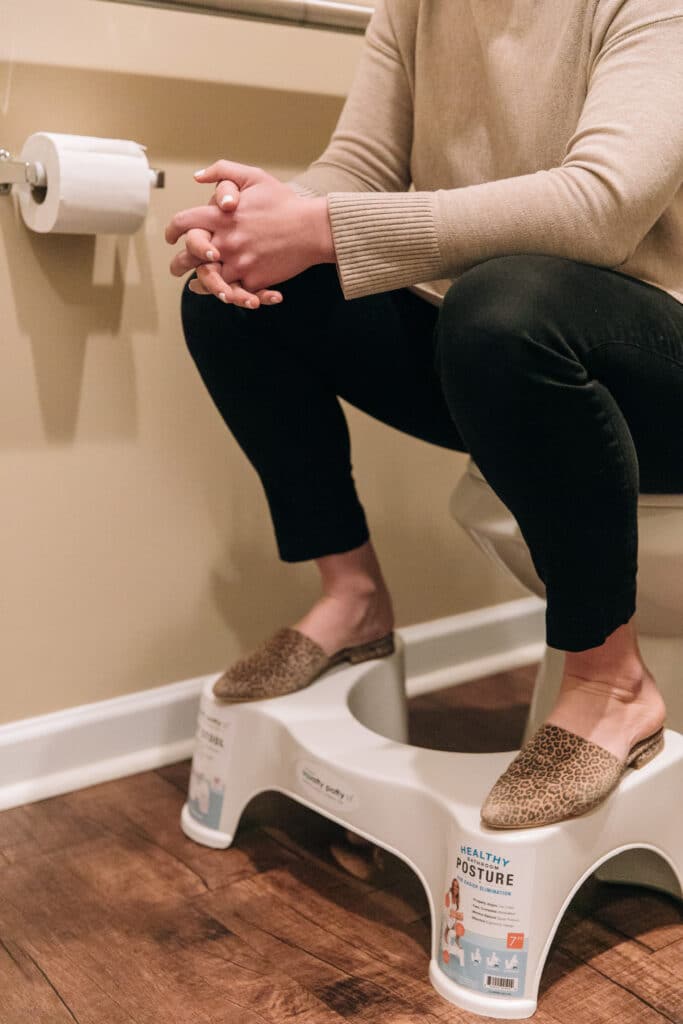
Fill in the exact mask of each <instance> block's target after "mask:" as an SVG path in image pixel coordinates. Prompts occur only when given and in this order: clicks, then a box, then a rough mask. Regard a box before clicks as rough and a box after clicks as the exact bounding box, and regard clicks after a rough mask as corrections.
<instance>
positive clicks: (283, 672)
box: [213, 626, 330, 703]
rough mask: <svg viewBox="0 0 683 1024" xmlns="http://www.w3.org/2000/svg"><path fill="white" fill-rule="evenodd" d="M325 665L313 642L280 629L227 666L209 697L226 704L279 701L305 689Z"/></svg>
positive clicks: (286, 628) (324, 656)
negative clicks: (274, 698)
mask: <svg viewBox="0 0 683 1024" xmlns="http://www.w3.org/2000/svg"><path fill="white" fill-rule="evenodd" d="M329 661H330V658H329V657H328V655H327V654H326V653H325V651H324V650H323V649H322V647H320V646H319V645H318V644H317V643H316V642H315V641H314V640H311V638H310V637H308V636H306V635H305V634H304V633H300V632H299V631H298V630H297V629H293V628H292V627H290V626H283V627H282V628H281V629H278V630H277V631H276V632H275V633H273V635H272V636H270V637H269V638H268V639H267V640H265V641H264V642H263V643H262V644H261V645H260V646H259V647H257V648H256V650H254V651H252V652H251V653H250V654H247V655H245V656H244V657H242V658H239V659H238V660H237V661H236V662H235V663H234V664H233V665H231V666H230V668H228V669H227V670H226V671H225V672H224V673H223V675H222V676H221V677H220V678H219V679H217V680H216V682H215V683H214V686H213V693H214V696H215V697H216V698H217V699H218V700H220V701H224V702H226V703H232V702H235V701H240V702H242V701H252V700H266V699H268V698H270V697H283V696H284V695H285V694H287V693H293V692H294V691H295V690H300V689H302V688H303V687H304V686H308V684H309V683H311V682H313V680H314V679H315V678H316V677H317V676H319V675H320V674H321V673H322V672H324V671H325V669H326V668H327V667H328V665H329Z"/></svg>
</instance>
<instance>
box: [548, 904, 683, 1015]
mask: <svg viewBox="0 0 683 1024" xmlns="http://www.w3.org/2000/svg"><path fill="white" fill-rule="evenodd" d="M556 941H557V944H558V946H559V947H560V948H561V949H563V950H564V952H565V953H566V954H567V955H568V956H571V957H573V958H575V959H577V960H581V961H583V963H585V964H588V965H590V967H592V968H593V970H595V971H597V972H598V973H600V974H601V975H603V977H605V978H607V979H609V980H610V981H612V982H615V983H616V984H617V985H619V986H620V987H621V988H622V989H624V990H625V991H627V992H631V993H632V994H633V995H634V996H637V997H638V999H640V1000H642V1002H643V1003H644V1004H645V1005H646V1006H648V1007H650V1008H651V1009H653V1010H656V1011H657V1012H658V1013H660V1014H662V1015H663V1016H664V1017H665V1018H666V1019H668V1020H671V1021H683V975H681V974H680V973H679V974H677V972H676V971H675V970H672V969H671V968H670V966H669V965H668V963H667V962H666V961H665V960H664V959H661V960H655V958H654V957H653V955H652V953H651V952H650V950H649V949H647V947H646V946H644V945H643V944H642V943H640V942H636V941H634V940H633V939H629V938H626V937H625V936H623V935H620V934H619V933H617V932H614V931H613V930H612V929H610V928H607V927H606V926H605V925H604V924H602V923H601V922H599V921H593V920H590V919H588V918H585V917H583V916H581V915H579V914H577V913H576V912H574V911H572V910H571V909H569V910H568V911H567V913H566V914H565V916H564V918H563V921H562V924H561V926H560V928H559V929H558V934H557V936H556Z"/></svg>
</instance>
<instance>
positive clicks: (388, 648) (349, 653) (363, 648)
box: [214, 630, 395, 704]
mask: <svg viewBox="0 0 683 1024" xmlns="http://www.w3.org/2000/svg"><path fill="white" fill-rule="evenodd" d="M394 649H395V647H394V633H393V630H392V632H391V633H387V634H386V635H385V636H381V637H379V639H377V640H370V641H368V643H366V644H358V645H357V646H356V647H342V649H341V650H340V651H336V652H335V654H333V655H331V656H330V658H329V660H328V661H327V663H326V664H325V665H323V667H322V668H321V669H320V671H319V672H318V673H317V674H316V675H315V676H313V678H312V679H309V680H308V682H307V683H304V685H303V686H299V687H298V688H297V689H296V690H290V691H288V693H282V694H275V695H274V696H273V697H219V696H217V695H216V694H214V698H215V700H216V701H218V703H219V704H251V703H253V702H254V701H257V700H276V699H277V698H278V697H287V696H288V695H289V693H299V691H300V690H305V689H306V687H307V686H310V685H311V683H314V682H315V681H316V680H317V679H320V677H321V676H322V675H324V674H325V672H327V670H328V669H329V668H332V667H333V666H334V665H338V664H339V662H341V661H349V662H351V664H352V665H357V664H358V663H359V662H361V661H371V660H372V659H373V658H386V657H387V656H388V655H389V654H393V653H394Z"/></svg>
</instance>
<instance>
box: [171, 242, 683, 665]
mask: <svg viewBox="0 0 683 1024" xmlns="http://www.w3.org/2000/svg"><path fill="white" fill-rule="evenodd" d="M277 287H278V289H279V290H280V291H281V292H282V294H283V302H282V303H280V304H279V305H276V306H261V307H260V308H259V309H257V310H246V309H242V308H239V307H236V306H233V305H228V306H226V305H224V304H223V303H221V302H219V301H218V300H217V299H215V298H214V297H211V296H200V295H195V294H194V293H193V292H191V291H189V289H188V288H187V283H186V286H185V289H184V291H183V295H182V320H183V328H184V332H185V337H186V339H187V343H188V346H189V350H190V353H191V355H192V357H193V359H194V361H195V363H196V365H197V368H198V370H199V372H200V374H201V376H202V378H203V380H204V383H205V385H206V387H207V388H208V390H209V392H210V394H211V397H212V398H213V401H214V402H215V404H216V406H217V408H218V410H219V411H220V413H221V415H222V417H223V419H224V421H225V423H226V424H227V426H228V427H229V429H230V431H231V432H232V434H233V436H234V438H235V439H236V441H237V443H238V444H239V446H240V447H241V448H242V450H243V451H244V453H245V455H246V456H247V458H248V459H249V460H250V462H251V463H252V465H253V467H254V468H255V469H256V472H257V473H258V475H259V477H260V479H261V482H262V484H263V488H264V491H265V495H266V499H267V501H268V504H269V508H270V514H271V517H272V521H273V527H274V531H275V537H276V542H277V545H278V551H279V554H280V557H281V558H282V560H284V561H287V562H297V561H302V560H307V559H312V558H316V557H319V556H322V555H329V554H333V553H339V552H343V551H348V550H351V549H352V548H355V547H358V546H359V545H361V544H363V543H364V542H365V541H366V540H368V538H369V530H368V525H367V522H366V518H365V514H364V510H363V506H362V504H361V502H360V500H359V498H358V494H357V492H356V487H355V484H354V480H353V475H352V466H351V448H350V442H349V432H348V428H347V423H346V417H345V416H344V412H343V409H342V406H341V404H340V403H339V401H338V397H337V396H340V397H342V398H344V399H345V400H346V401H347V402H349V403H351V404H352V405H354V406H356V407H357V408H359V409H362V410H363V411H364V412H366V413H368V414H369V415H371V416H373V417H374V418H375V419H378V420H381V421H382V422H384V423H386V424H388V425H390V426H392V427H395V428H396V429H397V430H400V431H403V432H404V433H407V434H411V435H412V436H414V437H418V438H421V439H423V440H424V441H427V442H429V443H430V444H435V445H439V446H441V447H444V448H451V449H454V450H456V451H460V452H469V453H470V454H471V456H472V458H473V459H474V461H475V462H476V463H477V465H478V466H479V468H480V469H481V471H482V472H483V474H484V476H485V477H486V480H487V481H488V483H489V484H490V486H491V487H492V489H493V490H494V491H495V492H496V494H497V495H498V496H499V497H500V499H501V500H502V501H503V502H504V503H505V505H506V506H507V507H508V508H509V509H510V511H511V512H512V514H513V515H514V516H515V518H516V520H517V522H518V524H519V527H520V530H521V531H522V534H523V536H524V538H525V540H526V542H527V544H528V546H529V550H530V553H531V557H532V559H533V562H534V566H535V568H536V571H537V572H538V575H539V577H540V578H541V579H542V580H543V582H544V583H545V586H546V599H547V608H546V640H547V643H548V644H549V645H550V646H552V647H556V648H558V649H560V650H565V651H580V650H586V649H588V648H590V647H596V646H598V645H599V644H601V643H603V642H604V640H605V639H606V638H607V636H609V634H610V633H612V632H613V631H614V630H615V629H616V628H617V627H618V626H620V625H622V624H623V623H625V622H628V620H629V619H630V618H631V616H632V615H633V614H634V612H635V599H636V576H637V568H638V520H637V497H638V494H639V492H644V493H645V492H658V493H678V492H680V493H683V304H682V303H679V302H678V301H676V299H674V298H673V297H672V296H670V295H668V294H667V293H666V292H664V291H662V290H661V289H659V288H655V287H654V286H652V285H648V284H645V283H643V282H641V281H639V280H636V279H635V278H631V277H627V276H625V275H623V274H619V273H617V272H616V271H612V270H607V269H604V268H600V267H596V266H593V265H591V264H586V263H579V262H576V261H573V260H569V259H564V258H560V257H554V256H545V255H528V256H527V255H516V256H503V257H498V258H495V259H490V260H487V261H485V262H483V263H480V264H478V265H477V266H475V267H473V268H471V269H470V270H468V271H466V272H465V273H464V274H462V275H461V276H460V277H459V278H458V279H457V280H456V281H455V282H454V283H453V284H452V285H451V287H450V288H449V290H448V292H447V294H446V296H445V298H444V302H443V305H442V306H441V307H437V306H433V305H431V304H430V303H429V302H427V301H425V300H423V299H421V298H419V297H418V296H416V295H415V294H414V293H412V292H410V291H408V290H407V289H398V290H394V291H389V292H381V293H379V294H375V295H368V296H363V297H361V298H357V299H352V300H345V299H344V297H343V294H342V291H341V288H340V285H339V279H338V276H337V270H336V267H335V266H334V265H333V264H320V265H317V266H314V267H311V268H310V269H309V270H307V271H306V272H304V273H302V274H300V275H298V276H297V277H294V278H291V279H290V280H288V281H285V282H283V283H281V284H278V285H277Z"/></svg>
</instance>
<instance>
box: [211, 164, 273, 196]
mask: <svg viewBox="0 0 683 1024" xmlns="http://www.w3.org/2000/svg"><path fill="white" fill-rule="evenodd" d="M194 177H195V180H196V181H201V182H205V181H225V180H226V179H229V180H230V181H234V182H235V184H236V185H237V187H238V188H239V189H243V188H247V186H248V185H255V184H256V183H257V182H259V181H263V180H264V178H267V177H268V175H267V173H266V171H264V170H262V169H261V168H260V167H252V166H251V164H238V163H235V161H234V160H216V162H215V163H214V164H211V165H210V166H209V167H204V168H202V170H201V171H195V172H194Z"/></svg>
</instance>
